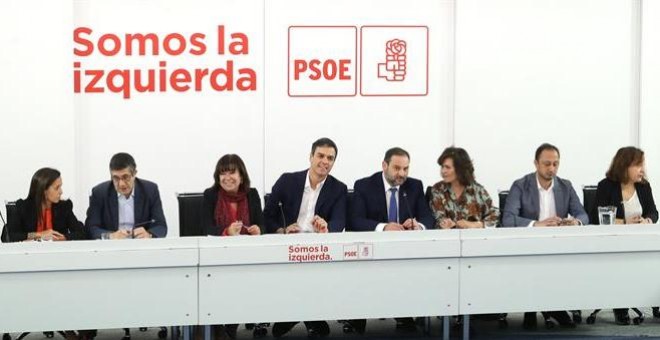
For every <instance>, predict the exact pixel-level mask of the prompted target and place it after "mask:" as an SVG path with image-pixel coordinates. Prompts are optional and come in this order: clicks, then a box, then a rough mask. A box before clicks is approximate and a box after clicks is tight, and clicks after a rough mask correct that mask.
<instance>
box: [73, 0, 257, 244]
mask: <svg viewBox="0 0 660 340" xmlns="http://www.w3.org/2000/svg"><path fill="white" fill-rule="evenodd" d="M262 13H263V2H262V1H234V0H231V1H196V2H186V3H182V2H179V1H165V2H163V1H140V2H127V3H124V4H123V5H122V6H117V4H116V2H114V1H86V2H76V25H77V26H89V27H91V28H93V29H94V31H95V32H99V33H98V34H96V35H95V36H96V38H97V39H98V37H99V35H100V34H102V33H103V32H112V33H115V34H123V33H150V32H153V33H157V34H158V35H159V36H160V37H161V38H162V37H164V36H165V35H166V34H168V33H172V32H177V33H181V34H183V35H184V36H186V37H187V36H189V35H190V34H192V33H195V32H200V33H204V34H206V39H205V42H206V45H207V48H208V50H207V52H206V53H205V54H204V55H202V56H192V55H190V54H182V55H180V56H168V55H163V54H161V55H159V56H152V55H147V56H141V57H140V56H116V57H102V58H99V57H98V56H90V57H87V58H80V59H81V60H82V61H83V63H84V64H85V65H86V66H87V67H92V66H101V67H102V68H106V69H110V68H115V67H116V68H131V67H136V65H140V66H141V67H142V68H155V69H158V63H159V61H162V60H165V61H166V62H167V66H168V68H169V69H170V72H171V70H172V69H174V68H176V67H177V66H178V67H183V68H186V69H188V70H191V69H195V68H209V69H211V70H213V69H215V68H219V67H222V68H224V67H225V65H226V60H233V61H234V68H235V69H236V68H241V67H250V68H253V69H254V70H255V72H256V74H257V90H256V91H252V92H239V91H236V90H235V91H233V92H216V91H214V90H212V89H211V88H210V87H209V85H208V83H207V84H206V86H205V88H206V89H205V90H203V91H202V92H194V91H188V92H181V93H179V92H174V91H169V92H165V93H144V94H142V93H134V94H133V95H132V98H131V99H129V100H126V99H123V98H122V96H121V95H120V94H114V93H105V94H85V95H78V96H76V102H75V103H76V119H77V120H78V122H79V123H78V129H79V131H80V138H79V143H78V151H77V152H78V153H79V155H80V158H79V162H78V164H77V166H78V168H79V169H80V174H81V178H80V182H79V183H80V185H81V191H82V192H84V193H85V194H88V193H89V190H90V189H91V188H92V187H93V186H94V185H96V184H97V183H99V182H101V181H105V180H108V179H109V172H108V162H109V160H110V157H111V156H112V155H113V154H114V153H116V152H120V151H126V152H129V153H131V154H132V155H133V156H134V157H135V159H136V162H137V166H138V171H139V174H138V176H139V177H142V178H145V179H149V180H152V181H155V182H156V183H158V184H159V187H160V192H161V197H162V200H163V209H164V210H165V215H166V218H167V222H168V225H169V233H168V234H169V236H177V235H178V214H177V201H176V198H175V193H177V192H189V191H202V190H203V189H204V188H207V187H209V186H210V185H211V184H212V183H213V177H212V175H213V170H214V168H215V163H216V161H217V160H218V158H219V157H220V156H221V155H223V154H225V153H237V154H239V155H240V156H241V157H242V158H243V160H244V161H245V163H246V166H247V168H248V172H249V175H250V176H251V179H252V180H253V183H252V186H255V187H257V188H258V189H259V190H261V188H262V187H263V184H262V181H261V179H262V178H263V171H262V170H263V106H262V105H263V95H262V93H263V90H262V86H263V80H262V76H263V70H262V62H263V17H262ZM119 18H121V24H119V23H118V20H119ZM218 25H225V29H226V36H227V38H226V39H227V40H228V41H229V40H230V38H229V35H230V34H231V33H234V32H241V33H244V34H246V35H247V37H248V39H249V40H248V41H249V54H248V55H239V56H232V55H230V54H226V55H218V54H217V53H216V49H217V43H216V41H217V37H218V33H217V31H218V29H217V27H218ZM234 77H235V79H236V77H237V73H235V74H234ZM81 198H82V197H81ZM85 201H86V200H85ZM83 216H84V215H83Z"/></svg>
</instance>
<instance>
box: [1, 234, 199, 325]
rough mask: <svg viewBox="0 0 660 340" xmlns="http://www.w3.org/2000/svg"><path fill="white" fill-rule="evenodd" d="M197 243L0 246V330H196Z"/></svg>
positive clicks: (176, 240) (42, 243)
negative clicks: (181, 327)
mask: <svg viewBox="0 0 660 340" xmlns="http://www.w3.org/2000/svg"><path fill="white" fill-rule="evenodd" d="M198 249H199V248H198V240H197V239H194V238H193V239H188V238H180V239H160V240H117V241H77V242H23V243H10V244H2V245H0V305H1V306H2V308H0V331H2V332H23V331H46V330H68V329H94V328H122V327H149V326H168V325H189V324H196V323H197V321H198V315H197V282H198V278H197V271H198V266H197V265H198V263H199V250H198Z"/></svg>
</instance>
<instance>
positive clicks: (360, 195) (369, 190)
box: [349, 172, 435, 231]
mask: <svg viewBox="0 0 660 340" xmlns="http://www.w3.org/2000/svg"><path fill="white" fill-rule="evenodd" d="M353 189H354V191H355V193H354V196H353V201H352V203H351V209H350V210H351V224H350V229H349V230H351V231H374V230H375V229H376V226H377V225H378V224H379V223H387V202H385V184H384V183H383V173H382V172H377V173H375V174H373V175H371V176H370V177H365V178H362V179H359V180H357V181H356V182H355V185H354V186H353ZM397 194H398V195H399V220H400V221H401V222H403V221H405V220H407V219H409V218H416V219H417V222H419V223H422V224H423V225H424V227H426V228H427V229H432V228H434V225H435V220H434V218H433V214H432V213H431V209H430V208H429V202H427V201H426V198H424V189H423V186H422V181H420V180H418V179H414V178H410V177H408V179H406V181H405V182H403V184H401V186H400V187H399V191H398V192H397ZM411 215H412V216H411Z"/></svg>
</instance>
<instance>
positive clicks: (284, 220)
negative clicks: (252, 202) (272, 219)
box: [277, 201, 286, 234]
mask: <svg viewBox="0 0 660 340" xmlns="http://www.w3.org/2000/svg"><path fill="white" fill-rule="evenodd" d="M277 206H278V207H279V209H280V218H282V221H281V222H282V230H283V231H284V233H285V234H286V218H285V217H284V208H282V201H279V202H277Z"/></svg>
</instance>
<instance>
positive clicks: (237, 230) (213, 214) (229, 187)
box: [202, 154, 267, 339]
mask: <svg viewBox="0 0 660 340" xmlns="http://www.w3.org/2000/svg"><path fill="white" fill-rule="evenodd" d="M213 181H214V184H213V186H212V187H210V188H208V189H206V190H205V191H204V205H203V206H204V208H203V212H202V227H203V228H204V230H206V233H207V235H214V236H235V235H261V234H262V233H263V227H264V218H263V214H262V211H261V197H259V193H258V192H257V189H255V188H250V177H249V176H248V173H247V170H246V169H245V164H244V163H243V160H242V159H241V157H239V156H238V155H234V154H228V155H224V156H222V157H221V158H220V159H219V160H218V163H217V164H216V166H215V172H213ZM212 328H213V335H214V336H213V338H214V339H223V338H226V337H229V338H230V339H235V338H236V329H237V328H238V325H236V324H231V325H222V326H220V325H214V326H212ZM266 332H267V330H266V329H265V328H264V327H263V326H262V325H260V324H259V325H257V326H256V327H255V328H254V336H255V338H256V337H263V336H265V335H266Z"/></svg>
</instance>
